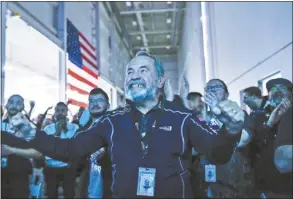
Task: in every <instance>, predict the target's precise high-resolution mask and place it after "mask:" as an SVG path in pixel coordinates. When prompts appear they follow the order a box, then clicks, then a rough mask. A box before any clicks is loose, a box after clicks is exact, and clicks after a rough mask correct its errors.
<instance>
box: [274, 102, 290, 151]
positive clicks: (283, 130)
mask: <svg viewBox="0 0 293 199" xmlns="http://www.w3.org/2000/svg"><path fill="white" fill-rule="evenodd" d="M283 145H292V106H291V107H290V108H289V109H288V111H287V112H286V113H285V114H284V115H283V116H282V118H281V122H280V125H279V129H278V134H277V138H276V148H277V147H279V146H283Z"/></svg>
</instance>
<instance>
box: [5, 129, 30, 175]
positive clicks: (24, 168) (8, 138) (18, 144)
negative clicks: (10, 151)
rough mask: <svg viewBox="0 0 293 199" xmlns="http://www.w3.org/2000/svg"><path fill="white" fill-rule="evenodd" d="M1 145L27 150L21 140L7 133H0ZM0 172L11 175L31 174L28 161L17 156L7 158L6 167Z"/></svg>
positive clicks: (25, 143) (25, 144) (26, 145)
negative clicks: (11, 173)
mask: <svg viewBox="0 0 293 199" xmlns="http://www.w3.org/2000/svg"><path fill="white" fill-rule="evenodd" d="M1 144H5V145H8V146H11V147H15V148H20V149H29V148H30V147H29V145H28V143H27V142H26V141H25V140H23V139H21V138H17V137H15V136H14V135H11V134H10V133H7V132H1ZM1 169H2V172H13V173H27V174H29V173H31V172H32V164H31V162H30V160H29V159H27V158H23V157H20V156H17V155H9V156H7V166H6V167H5V168H1Z"/></svg>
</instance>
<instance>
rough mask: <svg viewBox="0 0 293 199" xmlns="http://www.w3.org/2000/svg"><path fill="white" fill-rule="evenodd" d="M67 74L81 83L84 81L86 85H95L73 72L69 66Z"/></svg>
mask: <svg viewBox="0 0 293 199" xmlns="http://www.w3.org/2000/svg"><path fill="white" fill-rule="evenodd" d="M68 75H71V76H72V77H73V78H75V79H77V80H79V81H81V82H83V83H86V84H87V85H89V86H91V87H93V88H95V87H96V85H95V84H93V83H92V82H90V81H88V80H86V79H85V78H83V77H81V76H80V75H78V74H76V73H75V72H73V71H72V70H70V68H69V69H68Z"/></svg>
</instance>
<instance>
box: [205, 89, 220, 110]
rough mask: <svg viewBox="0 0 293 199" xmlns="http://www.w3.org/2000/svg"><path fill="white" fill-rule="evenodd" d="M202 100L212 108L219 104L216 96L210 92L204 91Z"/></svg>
mask: <svg viewBox="0 0 293 199" xmlns="http://www.w3.org/2000/svg"><path fill="white" fill-rule="evenodd" d="M204 102H205V103H206V104H207V105H208V106H209V107H210V108H211V110H213V108H214V107H216V106H217V105H218V104H219V100H218V98H217V96H216V95H215V94H214V93H212V92H205V94H204Z"/></svg>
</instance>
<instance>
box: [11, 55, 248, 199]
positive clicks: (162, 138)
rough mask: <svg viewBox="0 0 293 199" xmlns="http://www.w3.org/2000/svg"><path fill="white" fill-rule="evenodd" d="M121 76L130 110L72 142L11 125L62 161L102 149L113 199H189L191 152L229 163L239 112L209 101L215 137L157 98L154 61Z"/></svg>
mask: <svg viewBox="0 0 293 199" xmlns="http://www.w3.org/2000/svg"><path fill="white" fill-rule="evenodd" d="M125 72H126V78H125V86H124V88H125V95H126V98H127V99H128V100H127V104H128V105H127V106H126V107H124V108H122V109H118V110H114V111H111V112H109V113H107V114H106V115H105V116H103V117H102V119H101V120H99V121H98V122H96V123H94V124H93V125H92V127H91V128H89V129H88V130H85V131H83V132H80V133H78V134H77V135H76V136H75V137H74V138H73V139H66V140H64V139H58V138H55V137H53V136H49V135H46V134H45V133H44V132H42V131H40V130H37V129H35V128H33V127H31V126H30V123H29V121H27V120H26V119H25V118H24V117H23V115H22V114H18V115H16V116H15V117H14V118H13V120H12V121H11V122H10V125H13V126H15V127H17V128H18V129H20V130H21V132H22V135H23V137H24V139H25V140H27V141H28V142H29V143H30V144H31V145H32V146H33V147H34V148H36V149H38V150H40V151H41V152H42V153H44V154H45V155H49V156H52V157H54V158H58V159H59V160H62V161H69V160H74V159H79V158H80V157H85V156H88V155H90V154H92V153H94V152H95V151H97V150H98V149H100V148H101V147H103V146H104V145H105V144H106V145H107V146H108V149H109V155H110V157H111V163H112V169H113V172H112V178H113V181H112V184H111V189H112V192H113V197H116V198H134V197H147V196H151V197H176V198H190V197H192V190H191V186H190V185H191V184H190V172H189V168H190V161H191V149H192V147H195V149H196V151H198V152H199V153H208V154H209V156H208V159H209V161H211V162H213V163H220V164H221V163H222V164H223V163H226V162H227V161H229V159H230V158H231V154H232V153H233V151H234V148H235V147H236V145H237V142H238V141H239V139H240V136H241V130H242V128H243V121H244V113H243V111H242V110H241V109H240V107H239V106H238V105H237V104H236V103H235V102H232V101H230V100H226V101H223V102H219V103H217V102H214V99H210V100H208V102H207V103H208V104H209V105H213V109H212V111H213V112H214V113H215V114H216V115H217V116H219V117H220V115H221V117H220V119H219V120H220V121H222V122H223V125H222V128H221V130H220V131H217V132H216V131H214V130H213V129H210V128H208V127H207V125H205V124H203V123H201V122H200V121H199V120H198V118H197V117H196V116H193V115H192V114H190V113H189V112H188V110H186V111H183V110H181V108H180V109H179V108H178V106H177V105H176V104H175V103H173V102H169V101H167V100H166V101H162V98H161V97H160V96H158V95H157V94H158V90H159V89H161V88H162V87H163V85H164V80H165V78H164V68H163V65H162V63H161V61H160V60H159V59H158V58H156V57H154V56H152V55H150V54H148V53H146V52H139V53H137V54H136V56H135V57H134V58H133V59H132V60H131V61H130V62H129V64H128V65H127V67H126V71H125ZM228 118H231V119H232V120H229V121H228ZM152 132H153V133H152ZM150 135H151V136H150Z"/></svg>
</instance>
